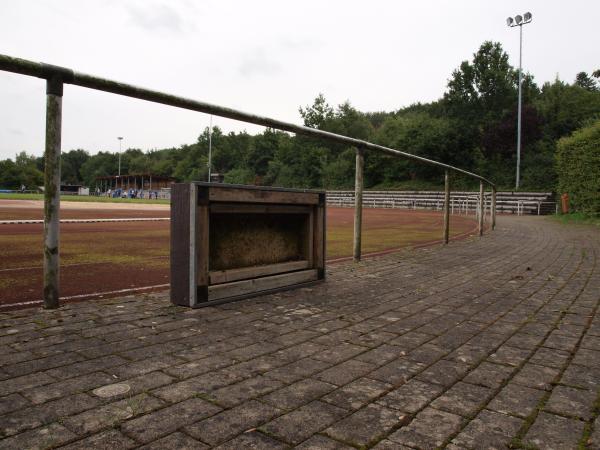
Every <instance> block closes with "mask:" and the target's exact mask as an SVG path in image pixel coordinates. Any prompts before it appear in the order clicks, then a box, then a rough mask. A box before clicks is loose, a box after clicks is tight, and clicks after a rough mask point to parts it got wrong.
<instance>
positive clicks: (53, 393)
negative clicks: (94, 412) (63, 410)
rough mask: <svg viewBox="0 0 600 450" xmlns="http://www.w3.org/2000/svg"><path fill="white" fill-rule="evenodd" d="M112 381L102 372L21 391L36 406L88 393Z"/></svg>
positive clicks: (112, 379)
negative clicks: (74, 394)
mask: <svg viewBox="0 0 600 450" xmlns="http://www.w3.org/2000/svg"><path fill="white" fill-rule="evenodd" d="M113 381H114V378H112V377H111V376H109V375H107V374H105V373H102V372H96V373H91V374H86V375H83V376H81V377H75V378H70V379H68V380H64V381H58V382H56V383H52V384H47V385H45V386H38V387H35V388H31V389H28V390H26V391H23V396H24V397H27V398H28V399H29V400H31V402H33V403H35V404H38V403H44V402H47V401H48V400H54V399H56V398H60V397H65V396H67V395H69V394H73V393H75V392H85V391H89V390H90V389H94V388H97V387H99V386H103V385H105V384H110V383H112V382H113Z"/></svg>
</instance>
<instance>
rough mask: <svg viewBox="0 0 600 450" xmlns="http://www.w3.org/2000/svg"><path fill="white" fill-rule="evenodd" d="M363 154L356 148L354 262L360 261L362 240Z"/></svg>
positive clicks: (360, 149)
mask: <svg viewBox="0 0 600 450" xmlns="http://www.w3.org/2000/svg"><path fill="white" fill-rule="evenodd" d="M364 167H365V155H364V150H363V149H362V148H357V149H356V174H355V180H354V252H353V255H354V262H359V261H360V256H361V240H362V199H363V185H364V178H363V175H364Z"/></svg>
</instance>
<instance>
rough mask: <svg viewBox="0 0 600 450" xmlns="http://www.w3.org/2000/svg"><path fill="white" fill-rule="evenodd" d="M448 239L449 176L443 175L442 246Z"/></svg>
mask: <svg viewBox="0 0 600 450" xmlns="http://www.w3.org/2000/svg"><path fill="white" fill-rule="evenodd" d="M449 238H450V174H449V173H448V171H447V170H446V172H445V173H444V244H447V243H448V239H449Z"/></svg>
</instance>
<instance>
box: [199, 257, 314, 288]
mask: <svg viewBox="0 0 600 450" xmlns="http://www.w3.org/2000/svg"><path fill="white" fill-rule="evenodd" d="M309 267H310V264H309V261H307V260H302V261H290V262H285V263H279V264H268V265H265V266H255V267H243V268H240V269H230V270H218V271H211V272H209V277H210V284H211V285H215V284H221V283H230V282H232V281H238V280H244V279H246V278H256V277H263V276H266V275H273V274H280V273H284V272H292V271H295V270H302V269H308V268H309Z"/></svg>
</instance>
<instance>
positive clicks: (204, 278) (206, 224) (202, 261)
mask: <svg viewBox="0 0 600 450" xmlns="http://www.w3.org/2000/svg"><path fill="white" fill-rule="evenodd" d="M209 229H210V214H209V207H208V203H206V204H199V205H198V206H197V207H196V230H195V231H196V293H197V299H196V302H197V303H199V302H203V301H207V300H208V284H209V277H208V260H209V257H208V255H209V240H208V237H209Z"/></svg>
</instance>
